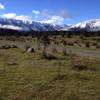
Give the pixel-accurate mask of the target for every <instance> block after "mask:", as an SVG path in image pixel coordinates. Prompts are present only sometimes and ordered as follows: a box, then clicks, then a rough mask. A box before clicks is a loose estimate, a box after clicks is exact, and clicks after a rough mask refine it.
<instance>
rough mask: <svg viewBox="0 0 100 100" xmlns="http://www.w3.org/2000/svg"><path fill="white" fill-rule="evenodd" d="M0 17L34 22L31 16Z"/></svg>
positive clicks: (11, 14) (9, 15) (9, 14)
mask: <svg viewBox="0 0 100 100" xmlns="http://www.w3.org/2000/svg"><path fill="white" fill-rule="evenodd" d="M0 17H3V18H7V19H16V20H22V21H24V22H27V21H29V22H30V23H31V22H32V18H31V17H30V16H26V15H17V14H16V13H6V14H3V15H0Z"/></svg>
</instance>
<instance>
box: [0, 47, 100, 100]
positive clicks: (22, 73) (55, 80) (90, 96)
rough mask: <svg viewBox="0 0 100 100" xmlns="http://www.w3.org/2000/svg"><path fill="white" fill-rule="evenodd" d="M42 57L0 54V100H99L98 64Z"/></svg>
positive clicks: (15, 52)
mask: <svg viewBox="0 0 100 100" xmlns="http://www.w3.org/2000/svg"><path fill="white" fill-rule="evenodd" d="M41 55H43V54H42V53H37V52H33V53H27V52H24V51H23V50H20V49H18V48H11V49H1V50H0V100H99V98H100V95H99V94H100V77H99V76H100V67H99V66H100V62H99V61H98V60H96V59H90V58H83V57H77V56H75V55H74V56H72V57H70V56H67V55H65V56H63V55H62V53H61V54H60V53H59V54H58V53H56V54H55V53H53V52H52V56H51V55H50V56H47V55H46V57H45V56H44V57H45V59H43V58H41ZM44 55H45V54H44ZM69 55H70V54H69ZM49 57H50V58H49ZM54 57H56V58H57V59H54ZM51 58H52V60H48V59H51ZM79 58H80V59H79ZM91 69H93V70H91Z"/></svg>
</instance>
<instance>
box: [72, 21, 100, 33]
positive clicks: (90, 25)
mask: <svg viewBox="0 0 100 100" xmlns="http://www.w3.org/2000/svg"><path fill="white" fill-rule="evenodd" d="M71 28H80V29H87V30H88V31H100V19H93V20H87V21H83V22H80V23H78V24H76V25H73V26H71Z"/></svg>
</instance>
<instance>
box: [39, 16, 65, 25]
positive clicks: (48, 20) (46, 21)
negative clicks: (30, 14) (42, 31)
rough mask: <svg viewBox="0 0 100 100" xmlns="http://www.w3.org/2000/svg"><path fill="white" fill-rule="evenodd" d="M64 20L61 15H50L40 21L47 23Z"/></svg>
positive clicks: (59, 22)
mask: <svg viewBox="0 0 100 100" xmlns="http://www.w3.org/2000/svg"><path fill="white" fill-rule="evenodd" d="M63 21H64V18H63V17H60V16H51V17H49V18H48V19H45V20H42V21H40V22H42V23H49V24H54V25H55V24H59V25H60V24H62V23H63Z"/></svg>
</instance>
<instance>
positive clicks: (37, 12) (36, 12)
mask: <svg viewBox="0 0 100 100" xmlns="http://www.w3.org/2000/svg"><path fill="white" fill-rule="evenodd" d="M32 12H33V13H34V14H36V15H39V14H40V12H39V11H38V10H33V11H32Z"/></svg>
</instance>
